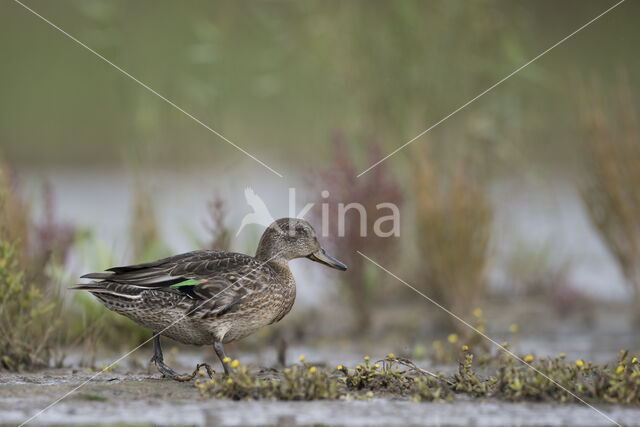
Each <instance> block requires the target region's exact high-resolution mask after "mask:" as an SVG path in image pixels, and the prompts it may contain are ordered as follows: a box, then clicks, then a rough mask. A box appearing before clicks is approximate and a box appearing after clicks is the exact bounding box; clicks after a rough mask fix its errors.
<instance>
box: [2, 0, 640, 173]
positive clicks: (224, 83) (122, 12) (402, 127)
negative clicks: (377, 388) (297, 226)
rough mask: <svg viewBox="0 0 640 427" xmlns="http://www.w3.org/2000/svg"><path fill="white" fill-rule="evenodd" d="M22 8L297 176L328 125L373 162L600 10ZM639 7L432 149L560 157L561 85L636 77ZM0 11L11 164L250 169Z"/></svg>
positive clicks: (604, 25) (596, 4)
mask: <svg viewBox="0 0 640 427" xmlns="http://www.w3.org/2000/svg"><path fill="white" fill-rule="evenodd" d="M30 7H33V8H34V9H35V10H36V11H38V12H39V13H41V14H42V15H43V16H45V17H47V18H48V19H51V20H52V22H54V23H56V24H57V25H59V26H60V27H61V28H63V29H64V30H65V31H68V32H69V33H70V34H72V35H74V36H76V37H78V39H79V40H81V41H83V42H84V43H86V44H87V45H88V46H90V47H92V48H93V49H95V50H96V51H98V52H99V53H101V54H103V55H104V56H105V57H106V58H108V59H109V60H111V61H113V62H114V63H115V64H117V65H119V66H121V67H122V68H123V69H125V70H127V71H128V72H130V73H131V74H132V75H133V76H135V77H137V78H139V79H140V80H141V81H142V82H144V83H146V84H148V85H150V86H151V87H152V88H154V89H155V90H157V91H158V92H159V93H160V94H162V95H164V96H166V97H167V98H168V99H170V100H172V101H173V102H175V103H176V104H177V105H180V106H182V107H184V108H185V109H186V110H187V111H189V112H191V113H193V114H194V115H195V116H196V117H198V118H199V119H201V120H202V121H203V122H205V123H207V124H208V125H210V126H212V127H213V128H214V129H216V130H218V131H220V132H222V133H223V134H225V135H227V136H228V137H230V139H231V140H233V141H235V142H238V143H239V144H240V145H241V146H243V147H244V148H246V149H248V150H249V151H250V152H255V153H257V154H258V155H259V157H260V158H263V159H264V160H265V161H266V162H267V163H268V164H275V165H276V166H277V165H278V163H281V162H286V160H284V159H281V158H280V157H281V156H280V155H279V154H278V151H277V150H274V149H273V147H278V148H279V149H282V150H284V149H286V150H288V156H287V157H288V158H296V159H298V160H299V161H300V166H302V167H305V166H311V165H312V163H313V161H314V160H313V159H310V158H309V156H308V155H307V154H308V147H313V149H314V150H315V151H316V152H317V153H318V155H319V156H320V155H322V154H323V153H324V154H327V151H328V147H326V144H325V141H326V138H327V136H328V135H330V134H331V133H332V132H333V131H335V129H345V131H346V133H347V134H348V135H349V136H350V137H355V138H358V139H359V140H360V141H362V142H366V141H368V138H370V137H373V136H375V137H377V138H378V139H379V140H380V141H382V143H383V146H384V147H385V148H384V150H383V152H387V151H388V150H390V149H391V148H395V147H397V146H398V145H400V144H401V143H402V142H405V141H406V140H408V139H409V138H411V137H413V136H415V135H416V134H418V133H419V132H420V131H422V130H424V129H425V128H427V127H428V126H430V125H431V124H433V123H435V122H436V121H437V120H439V119H440V118H442V117H444V116H445V115H446V114H448V113H450V112H451V111H453V110H454V109H455V108H457V107H458V106H460V105H462V104H463V103H464V102H466V101H467V100H469V99H470V98H472V97H473V96H475V95H477V94H479V93H480V92H481V91H483V90H484V89H486V88H487V87H489V86H490V85H491V84H493V83H495V82H497V81H498V80H500V79H501V78H503V77H505V76H506V75H507V74H509V73H510V72H511V71H513V70H514V69H516V68H517V67H519V66H520V65H522V64H524V63H525V62H526V61H528V60H529V59H531V58H533V57H534V56H535V55H537V54H538V53H540V52H541V51H542V50H543V49H545V48H547V47H549V46H551V45H552V44H553V43H555V42H556V41H558V40H560V39H561V38H562V37H564V36H566V35H567V34H569V33H570V32H571V31H573V30H574V29H576V28H578V27H579V26H580V25H582V24H584V23H585V22H587V21H588V20H589V19H591V18H592V17H594V16H596V15H597V14H598V13H600V12H602V10H603V9H604V8H605V5H604V4H603V3H602V2H601V1H599V0H591V1H569V2H563V3H562V4H558V3H557V2H554V1H551V0H544V1H538V2H535V3H531V2H529V1H525V0H517V1H504V0H502V1H500V0H489V1H484V2H478V3H475V2H474V3H468V2H465V1H463V0H446V1H420V0H407V1H395V2H389V1H385V0H356V1H349V2H343V1H338V0H328V1H327V0H324V1H313V0H312V1H305V2H266V3H265V2H246V1H240V2H238V1H235V0H226V1H214V2H210V1H204V0H192V1H185V2H180V3H175V2H170V1H167V0H162V1H149V0H147V1H138V2H136V3H135V4H131V3H130V2H126V1H123V0H116V1H110V0H90V1H82V0H64V1H62V0H61V1H58V2H56V3H55V4H53V3H51V2H47V1H41V0H33V1H32V2H31V3H30ZM639 7H640V5H639V4H637V3H635V2H626V3H625V4H623V5H622V6H621V7H620V8H619V9H617V10H615V11H614V12H613V13H611V14H610V15H607V16H605V17H604V18H603V19H601V20H599V21H598V22H597V23H596V25H593V26H592V27H590V28H588V29H586V30H585V31H582V32H581V33H580V34H578V35H577V36H576V37H573V38H571V39H570V40H569V41H568V42H567V44H566V46H565V45H563V46H559V47H558V49H557V50H556V51H554V52H553V53H551V54H549V55H546V56H545V57H544V58H541V59H540V60H539V61H537V62H536V63H533V64H531V65H529V66H528V67H527V68H526V69H524V70H522V71H521V72H520V73H519V74H518V75H517V76H514V78H512V79H510V80H509V81H508V82H505V84H504V85H502V86H501V87H500V88H498V89H497V90H495V91H492V92H491V93H490V94H488V95H487V96H484V97H483V98H482V99H481V101H480V102H479V104H480V103H481V108H474V107H470V108H468V109H466V110H465V111H464V112H461V113H460V114H459V115H457V116H456V117H455V118H452V119H451V121H450V122H448V123H446V124H445V125H444V126H443V127H442V133H440V132H441V131H440V128H439V129H436V130H434V131H435V132H438V135H437V137H438V138H437V139H438V140H440V141H445V140H447V141H450V142H451V143H455V144H458V145H463V146H464V147H465V150H475V151H478V152H482V153H485V154H486V155H487V156H491V157H492V158H494V159H496V160H498V163H499V164H502V165H503V166H505V167H508V168H513V167H514V166H515V165H514V162H515V161H523V160H529V159H530V157H529V155H531V154H532V153H537V154H538V155H540V156H548V158H549V159H551V158H560V159H562V158H563V157H562V156H561V155H560V156H559V154H562V152H564V153H566V154H567V155H570V154H571V153H572V150H573V149H574V148H575V146H576V145H573V144H571V141H565V140H566V139H567V138H565V137H567V136H568V131H567V129H566V127H565V126H563V120H557V117H558V115H559V113H562V114H563V115H564V114H571V113H570V112H571V111H572V110H573V108H571V100H570V96H568V95H570V90H571V88H570V85H566V84H565V83H566V81H568V80H570V79H571V73H572V72H574V70H576V69H580V70H588V71H593V72H597V73H601V74H602V75H603V76H606V75H608V73H610V68H611V67H610V66H609V64H612V63H613V64H615V63H619V62H622V61H626V62H627V65H628V66H629V67H637V65H638V57H637V55H633V54H632V53H633V46H635V45H637V44H638V41H639V37H640V34H639V33H638V31H637V30H636V26H635V25H634V24H635V21H634V19H633V17H634V16H635V15H637V11H638V8H639ZM634 10H635V11H636V12H635V13H634ZM150 11H152V13H151V12H150ZM2 12H3V13H1V14H0V31H1V34H2V37H0V49H2V51H3V52H4V56H3V61H4V63H5V64H6V66H5V67H2V69H0V91H1V92H2V93H3V95H4V96H3V97H2V98H0V112H1V114H0V141H2V142H0V144H2V145H3V147H2V151H3V152H5V155H6V156H7V157H8V158H9V159H10V160H11V161H12V162H14V161H16V162H20V163H56V164H61V163H69V164H77V163H78V162H84V163H88V164H96V163H104V164H111V163H112V162H113V161H114V160H117V159H118V158H119V156H121V155H122V154H123V152H124V153H127V151H128V150H129V147H130V146H131V145H132V144H134V143H135V144H138V143H144V144H147V145H149V146H151V147H153V149H152V150H149V153H148V155H149V161H150V162H152V163H154V164H162V165H172V166H173V165H178V164H180V163H181V161H189V162H191V163H199V164H215V165H217V166H218V167H219V168H224V167H228V165H229V162H228V159H230V158H232V159H234V160H237V159H241V160H242V161H244V160H245V159H244V158H242V157H241V155H240V154H239V153H236V152H235V151H234V150H233V149H232V148H230V147H229V146H227V144H226V143H224V142H222V141H220V140H219V139H218V138H217V137H215V136H214V135H211V134H210V133H208V132H207V131H205V130H204V129H202V128H201V127H200V126H198V125H197V124H196V123H194V122H193V121H191V120H190V119H188V118H186V117H185V116H184V115H182V114H181V113H180V112H178V111H176V110H175V109H173V108H172V107H171V106H169V105H167V104H165V103H164V102H163V101H162V100H160V99H159V98H157V97H155V96H154V95H153V94H151V93H149V92H147V91H146V90H145V89H144V88H142V87H140V86H139V85H137V84H136V83H134V82H133V81H131V80H129V79H128V78H127V77H125V76H123V75H122V74H120V73H119V72H118V71H117V70H114V69H113V68H112V67H110V66H108V65H107V64H105V63H104V62H102V61H100V60H99V59H98V58H96V57H95V56H93V55H92V54H91V53H90V52H88V51H86V50H84V49H83V48H81V47H80V46H78V45H77V44H75V43H74V42H73V41H71V40H69V39H67V38H65V37H64V36H62V35H61V34H59V33H56V31H55V30H54V29H53V28H51V27H49V26H47V25H45V24H44V23H42V22H40V21H38V19H37V18H36V17H34V16H33V15H31V14H30V13H28V12H27V11H25V10H24V9H22V8H21V7H19V6H18V5H16V4H10V3H8V4H4V5H3V6H2ZM620 40H625V42H624V43H620V42H619V41H620ZM594 51H595V52H597V55H594V54H593V53H594ZM43 69H45V70H47V73H46V78H43V76H42V73H41V70H43ZM96 100H99V102H96ZM274 106H277V108H274ZM34 123H37V124H38V125H37V126H34ZM542 123H544V124H545V126H541V124H542ZM559 140H563V141H564V142H565V143H563V144H556V142H557V141H559ZM299 141H304V144H300V143H299ZM532 142H535V143H532ZM549 147H553V150H552V152H551V153H549V151H548V148H549ZM564 158H567V157H564ZM283 164H284V163H283ZM231 165H233V163H231ZM252 166H253V165H252Z"/></svg>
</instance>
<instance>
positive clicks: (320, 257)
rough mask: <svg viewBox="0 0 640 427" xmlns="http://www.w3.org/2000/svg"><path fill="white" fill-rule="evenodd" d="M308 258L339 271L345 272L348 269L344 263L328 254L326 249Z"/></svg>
mask: <svg viewBox="0 0 640 427" xmlns="http://www.w3.org/2000/svg"><path fill="white" fill-rule="evenodd" d="M307 258H309V259H310V260H311V261H315V262H319V263H320V264H324V265H327V266H329V267H331V268H335V269H337V270H342V271H345V270H346V269H347V266H346V265H344V264H343V263H341V262H340V261H338V260H337V259H335V258H334V257H332V256H331V255H329V254H327V252H326V251H325V250H324V248H320V249H318V250H317V251H315V252H314V253H312V254H311V255H309V256H308V257H307Z"/></svg>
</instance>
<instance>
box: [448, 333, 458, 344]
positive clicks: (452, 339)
mask: <svg viewBox="0 0 640 427" xmlns="http://www.w3.org/2000/svg"><path fill="white" fill-rule="evenodd" d="M447 341H449V342H450V343H451V344H455V343H456V342H458V335H457V334H449V336H448V337H447Z"/></svg>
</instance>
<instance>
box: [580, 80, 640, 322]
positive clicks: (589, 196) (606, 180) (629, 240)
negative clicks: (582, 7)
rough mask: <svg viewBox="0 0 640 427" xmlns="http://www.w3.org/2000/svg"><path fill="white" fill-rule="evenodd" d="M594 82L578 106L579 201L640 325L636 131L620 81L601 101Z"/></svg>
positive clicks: (639, 151) (639, 131) (639, 130)
mask: <svg viewBox="0 0 640 427" xmlns="http://www.w3.org/2000/svg"><path fill="white" fill-rule="evenodd" d="M600 87H601V86H600V84H598V83H597V82H594V83H593V85H592V86H591V90H590V91H588V92H587V91H584V94H583V96H582V97H581V100H580V111H581V118H582V123H581V124H582V127H583V131H584V152H585V159H586V162H585V165H586V167H585V172H586V174H585V179H584V182H583V185H582V189H581V190H582V191H581V194H582V201H583V203H584V206H585V208H586V210H587V213H588V215H589V219H590V220H591V223H592V224H593V226H594V227H595V229H596V230H597V231H598V233H599V235H600V237H601V238H602V240H603V242H604V243H605V245H606V246H607V248H608V249H609V252H610V253H611V255H612V256H613V258H614V259H615V260H616V261H617V263H618V265H619V266H620V270H621V271H622V273H623V275H624V277H625V279H626V281H627V282H628V284H629V286H630V288H631V290H632V294H633V307H634V310H635V312H634V316H635V323H636V324H638V325H640V126H639V125H638V114H637V110H636V107H635V105H634V100H633V99H632V98H631V93H632V92H631V90H630V87H629V85H628V83H627V82H626V80H625V79H620V84H619V93H618V94H617V96H616V97H615V99H613V102H611V99H610V98H608V97H605V96H603V94H602V91H601V89H600Z"/></svg>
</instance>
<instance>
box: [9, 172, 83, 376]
mask: <svg viewBox="0 0 640 427" xmlns="http://www.w3.org/2000/svg"><path fill="white" fill-rule="evenodd" d="M47 188H48V190H45V209H44V210H45V217H44V220H43V221H42V222H37V221H35V220H34V219H33V216H32V215H31V209H30V206H29V205H28V204H27V203H25V202H24V201H23V200H22V198H21V196H20V194H19V192H18V183H17V180H16V179H15V177H13V176H12V175H11V173H10V172H9V170H8V168H7V167H5V166H4V165H3V164H0V325H1V326H0V328H1V333H0V367H4V368H6V369H12V370H19V369H24V368H34V367H39V366H48V365H49V364H50V362H51V359H52V358H54V357H56V360H55V361H54V362H55V363H56V364H58V363H61V361H62V355H60V354H57V353H56V352H57V351H58V350H59V347H58V345H59V344H60V343H61V342H62V341H63V340H65V339H68V338H69V336H68V335H66V334H65V330H64V328H63V326H64V325H65V322H66V320H67V319H68V318H65V317H64V316H62V313H63V303H62V301H63V300H62V297H61V295H60V289H59V285H58V282H57V279H58V277H56V274H55V270H56V268H55V267H56V266H58V265H64V264H65V260H66V256H67V254H68V252H69V248H70V246H71V243H72V241H73V235H74V232H75V230H74V228H73V227H71V226H69V225H68V224H65V223H61V222H59V221H57V220H56V219H55V217H54V215H53V212H54V210H53V199H52V196H51V193H50V191H51V190H50V188H49V187H47Z"/></svg>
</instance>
